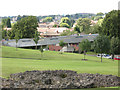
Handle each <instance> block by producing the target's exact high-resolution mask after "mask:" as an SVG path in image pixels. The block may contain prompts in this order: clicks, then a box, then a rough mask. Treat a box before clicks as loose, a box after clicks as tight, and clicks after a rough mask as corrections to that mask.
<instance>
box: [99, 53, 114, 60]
mask: <svg viewBox="0 0 120 90" xmlns="http://www.w3.org/2000/svg"><path fill="white" fill-rule="evenodd" d="M97 57H101V54H98V55H97ZM102 57H103V58H107V59H112V56H110V55H109V54H102Z"/></svg>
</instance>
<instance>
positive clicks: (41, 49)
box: [39, 46, 44, 58]
mask: <svg viewBox="0 0 120 90" xmlns="http://www.w3.org/2000/svg"><path fill="white" fill-rule="evenodd" d="M39 50H40V52H41V58H42V54H43V52H44V51H43V47H42V46H41V47H40V49H39Z"/></svg>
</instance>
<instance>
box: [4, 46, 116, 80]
mask: <svg viewBox="0 0 120 90" xmlns="http://www.w3.org/2000/svg"><path fill="white" fill-rule="evenodd" d="M82 58H83V55H82V54H75V53H63V54H59V52H55V51H45V52H44V53H43V57H42V58H41V56H40V51H39V50H32V49H21V48H18V51H16V48H14V47H5V46H3V47H2V77H5V78H8V77H9V75H10V74H12V73H19V72H24V71H30V70H74V71H77V72H78V73H100V74H112V75H118V61H112V60H111V59H105V58H104V59H103V62H102V63H101V62H100V58H98V57H92V56H86V58H87V59H88V61H83V60H81V59H82Z"/></svg>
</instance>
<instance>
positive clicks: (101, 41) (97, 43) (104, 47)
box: [93, 35, 110, 62]
mask: <svg viewBox="0 0 120 90" xmlns="http://www.w3.org/2000/svg"><path fill="white" fill-rule="evenodd" d="M93 48H94V51H95V52H97V53H100V54H101V62H102V54H103V53H109V50H110V41H109V38H108V37H107V36H103V35H101V36H97V37H96V39H95V40H94V42H93Z"/></svg>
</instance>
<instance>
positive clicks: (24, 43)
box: [8, 34, 98, 47]
mask: <svg viewBox="0 0 120 90" xmlns="http://www.w3.org/2000/svg"><path fill="white" fill-rule="evenodd" d="M97 36H98V34H91V35H88V34H87V35H80V36H57V37H49V38H40V39H39V41H38V44H37V45H38V46H40V45H55V44H59V42H60V41H61V40H63V41H64V42H65V43H80V42H81V41H82V40H83V39H88V40H89V41H94V39H95V38H96V37H97ZM8 45H9V46H13V47H15V46H16V43H15V40H11V41H8ZM17 45H18V47H29V46H35V45H36V44H35V42H34V41H33V39H20V40H19V41H18V43H17Z"/></svg>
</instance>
